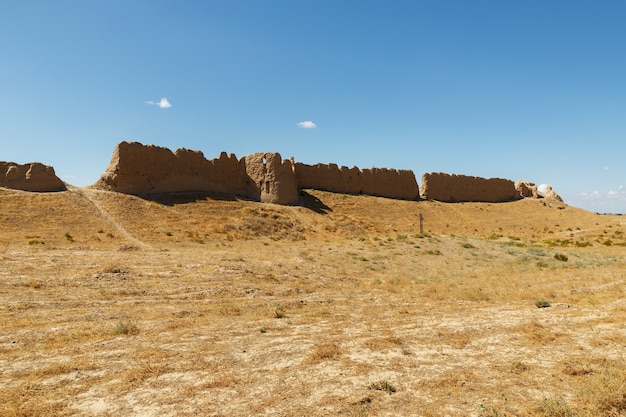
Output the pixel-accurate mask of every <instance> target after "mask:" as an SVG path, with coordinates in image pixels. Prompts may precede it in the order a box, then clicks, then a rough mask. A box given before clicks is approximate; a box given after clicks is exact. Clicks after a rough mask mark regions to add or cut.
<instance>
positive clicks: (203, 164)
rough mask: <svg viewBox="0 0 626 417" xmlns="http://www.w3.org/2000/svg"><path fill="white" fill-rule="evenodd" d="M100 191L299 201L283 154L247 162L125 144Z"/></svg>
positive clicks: (120, 146) (255, 156) (118, 149)
mask: <svg viewBox="0 0 626 417" xmlns="http://www.w3.org/2000/svg"><path fill="white" fill-rule="evenodd" d="M94 187H96V188H101V189H105V190H110V191H117V192H121V193H126V194H138V195H141V194H164V193H172V192H215V193H223V194H231V195H238V196H242V197H245V198H250V199H252V200H256V201H264V202H271V203H277V204H294V203H297V201H298V191H297V187H296V180H295V174H294V171H293V163H292V162H291V161H283V160H282V158H281V157H280V155H279V154H273V153H258V154H253V155H250V156H249V157H245V158H242V159H237V157H236V156H235V155H233V154H231V155H227V154H226V153H225V152H222V153H221V154H220V156H219V158H217V159H211V160H207V159H206V158H205V157H204V155H203V154H202V152H200V151H191V150H188V149H178V150H176V151H175V152H172V151H170V150H169V149H167V148H163V147H159V146H154V145H143V144H141V143H137V142H132V143H131V142H121V143H120V144H118V145H117V147H116V148H115V151H114V152H113V157H112V158H111V163H110V164H109V166H108V168H107V169H106V171H105V172H104V174H103V175H102V177H100V179H99V180H98V181H97V182H96V183H95V184H94Z"/></svg>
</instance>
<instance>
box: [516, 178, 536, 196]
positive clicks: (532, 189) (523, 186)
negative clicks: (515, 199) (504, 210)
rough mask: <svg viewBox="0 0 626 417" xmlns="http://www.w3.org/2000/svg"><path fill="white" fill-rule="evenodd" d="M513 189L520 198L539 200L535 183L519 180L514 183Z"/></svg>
mask: <svg viewBox="0 0 626 417" xmlns="http://www.w3.org/2000/svg"><path fill="white" fill-rule="evenodd" d="M515 189H516V190H517V192H518V193H519V195H520V197H524V198H539V193H538V192H537V186H536V185H535V183H532V182H528V181H524V180H519V181H517V182H516V183H515Z"/></svg>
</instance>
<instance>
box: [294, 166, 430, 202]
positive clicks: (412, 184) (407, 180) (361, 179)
mask: <svg viewBox="0 0 626 417" xmlns="http://www.w3.org/2000/svg"><path fill="white" fill-rule="evenodd" d="M295 170H296V178H297V180H298V188H300V189H303V188H312V189H316V190H324V191H331V192H335V193H345V194H367V195H374V196H379V197H388V198H397V199H407V200H414V199H418V198H419V196H420V193H419V187H418V185H417V181H416V179H415V175H414V174H413V171H410V170H396V169H387V168H371V169H363V170H360V169H359V168H357V167H352V168H348V167H346V166H342V167H338V166H337V165H336V164H315V165H307V164H303V163H300V162H296V164H295Z"/></svg>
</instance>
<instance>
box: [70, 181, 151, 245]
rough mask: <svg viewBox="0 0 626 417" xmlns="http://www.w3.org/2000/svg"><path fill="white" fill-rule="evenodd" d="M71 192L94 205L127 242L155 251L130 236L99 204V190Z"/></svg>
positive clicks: (81, 189)
mask: <svg viewBox="0 0 626 417" xmlns="http://www.w3.org/2000/svg"><path fill="white" fill-rule="evenodd" d="M70 191H72V192H75V193H77V194H80V195H81V196H83V197H84V198H85V199H87V200H88V201H89V202H90V203H91V204H92V205H93V207H94V208H95V209H96V211H97V212H98V214H99V215H100V216H101V217H102V218H103V219H105V220H106V221H107V222H108V223H109V224H110V225H111V226H113V227H114V228H115V229H116V230H117V231H118V232H119V234H120V235H122V236H124V238H126V239H127V240H130V241H131V242H133V243H134V244H136V245H137V246H138V247H140V248H143V249H153V248H152V246H150V245H148V244H147V243H145V242H142V241H141V240H139V239H137V238H136V237H135V236H133V235H132V234H130V233H129V232H128V231H127V230H126V229H125V228H124V226H122V225H121V224H120V223H118V222H117V220H115V219H114V218H113V217H111V215H110V214H109V213H108V212H107V211H106V210H105V209H104V208H103V207H102V206H101V205H100V203H99V202H98V199H97V198H96V197H95V196H96V194H98V193H99V191H98V190H94V189H92V188H86V187H84V188H81V187H72V188H70Z"/></svg>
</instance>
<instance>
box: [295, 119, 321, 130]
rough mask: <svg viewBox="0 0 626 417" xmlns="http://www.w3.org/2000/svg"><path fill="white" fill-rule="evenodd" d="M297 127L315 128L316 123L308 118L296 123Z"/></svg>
mask: <svg viewBox="0 0 626 417" xmlns="http://www.w3.org/2000/svg"><path fill="white" fill-rule="evenodd" d="M298 127H299V128H301V129H315V128H316V127H317V125H316V124H315V123H313V122H312V121H310V120H305V121H304V122H300V123H298Z"/></svg>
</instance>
